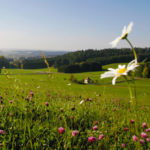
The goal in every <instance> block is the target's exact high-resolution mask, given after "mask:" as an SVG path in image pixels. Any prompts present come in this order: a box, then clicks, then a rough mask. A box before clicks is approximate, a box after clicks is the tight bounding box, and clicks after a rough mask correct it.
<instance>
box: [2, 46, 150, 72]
mask: <svg viewBox="0 0 150 150" xmlns="http://www.w3.org/2000/svg"><path fill="white" fill-rule="evenodd" d="M135 50H136V52H137V55H138V61H139V62H141V61H143V60H145V62H149V61H150V48H135ZM133 59H134V56H133V52H132V50H131V49H128V48H123V49H103V50H93V49H88V50H80V51H76V52H70V53H67V54H64V55H61V56H56V57H51V58H47V61H48V63H49V65H50V66H53V67H56V68H57V69H58V71H59V72H65V73H76V72H86V71H100V70H102V66H103V65H106V64H111V63H125V62H129V61H131V60H133ZM3 66H5V67H7V68H20V66H22V67H23V68H24V69H38V68H45V67H47V66H46V64H45V62H44V60H43V59H42V58H37V59H35V58H34V59H30V60H29V59H25V60H23V61H19V60H18V61H14V62H12V61H10V60H7V59H6V58H4V57H1V58H0V67H3Z"/></svg>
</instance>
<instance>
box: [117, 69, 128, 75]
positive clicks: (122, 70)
mask: <svg viewBox="0 0 150 150" xmlns="http://www.w3.org/2000/svg"><path fill="white" fill-rule="evenodd" d="M126 70H127V69H126V68H121V69H119V70H118V73H119V74H122V73H124V72H125V71H126Z"/></svg>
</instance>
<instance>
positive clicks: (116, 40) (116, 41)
mask: <svg viewBox="0 0 150 150" xmlns="http://www.w3.org/2000/svg"><path fill="white" fill-rule="evenodd" d="M120 40H121V37H120V36H119V37H117V38H116V39H115V40H114V41H112V42H110V44H111V46H112V47H115V46H116V45H117V44H118V42H119V41H120Z"/></svg>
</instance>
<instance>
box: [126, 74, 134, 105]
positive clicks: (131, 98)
mask: <svg viewBox="0 0 150 150" xmlns="http://www.w3.org/2000/svg"><path fill="white" fill-rule="evenodd" d="M124 78H125V80H126V81H127V83H128V89H129V94H130V100H131V103H133V98H134V97H133V93H132V88H131V86H130V83H129V81H128V79H127V77H126V76H124Z"/></svg>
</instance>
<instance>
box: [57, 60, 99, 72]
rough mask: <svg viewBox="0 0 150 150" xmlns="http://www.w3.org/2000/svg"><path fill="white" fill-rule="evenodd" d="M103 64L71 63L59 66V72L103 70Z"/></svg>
mask: <svg viewBox="0 0 150 150" xmlns="http://www.w3.org/2000/svg"><path fill="white" fill-rule="evenodd" d="M101 70H102V65H101V64H99V63H96V62H91V63H87V62H85V63H81V64H70V65H62V66H60V67H58V71H59V72H65V73H77V72H87V71H101Z"/></svg>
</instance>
